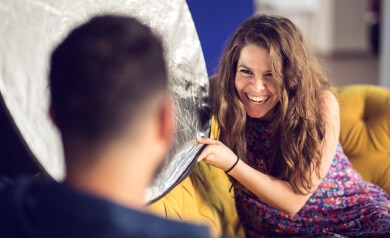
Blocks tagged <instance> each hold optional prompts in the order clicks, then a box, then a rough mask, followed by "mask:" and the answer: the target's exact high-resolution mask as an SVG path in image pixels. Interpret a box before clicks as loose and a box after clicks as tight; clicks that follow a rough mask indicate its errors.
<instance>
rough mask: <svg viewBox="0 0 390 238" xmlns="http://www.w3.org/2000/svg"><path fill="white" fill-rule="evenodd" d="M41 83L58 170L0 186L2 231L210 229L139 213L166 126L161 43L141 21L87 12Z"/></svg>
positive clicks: (163, 147) (198, 232) (180, 233)
mask: <svg viewBox="0 0 390 238" xmlns="http://www.w3.org/2000/svg"><path fill="white" fill-rule="evenodd" d="M49 81H50V90H51V107H50V114H51V116H52V118H53V121H54V123H55V124H56V125H57V127H58V129H59V131H60V132H61V137H62V142H63V148H64V155H65V163H66V178H65V180H64V181H63V182H62V183H57V182H54V181H51V180H45V179H38V180H35V181H31V180H28V179H22V180H18V181H17V182H15V183H7V184H6V183H3V184H1V186H0V211H1V213H0V234H1V236H2V237H3V236H4V237H98V238H99V237H208V236H209V232H208V230H207V228H205V227H201V226H196V225H190V224H184V223H178V222H173V221H167V220H164V219H162V218H158V217H155V216H153V215H150V214H147V213H144V211H142V210H143V206H144V192H145V189H146V187H147V186H149V184H150V183H151V182H152V180H153V178H154V176H155V174H156V173H157V172H158V170H159V168H160V167H161V165H162V163H163V161H164V158H165V155H166V153H167V152H168V150H169V148H170V144H171V139H172V138H171V137H172V129H173V128H172V124H173V121H172V120H173V118H172V112H171V105H170V102H169V98H168V93H167V85H168V77H167V69H166V65H165V61H164V56H163V47H162V45H161V42H160V40H159V39H158V38H157V37H156V36H155V35H154V34H153V33H152V32H151V30H150V29H149V28H148V27H146V26H144V25H142V24H141V23H139V22H138V21H137V20H135V19H133V18H128V17H119V16H100V17H95V18H93V19H91V20H90V21H89V22H87V23H86V24H84V25H82V26H80V27H78V28H76V29H75V30H73V31H72V32H71V33H70V34H69V35H68V37H67V38H66V39H65V40H64V41H63V42H62V43H61V44H60V45H59V46H58V47H57V48H56V49H55V51H54V52H53V54H52V58H51V68H50V76H49Z"/></svg>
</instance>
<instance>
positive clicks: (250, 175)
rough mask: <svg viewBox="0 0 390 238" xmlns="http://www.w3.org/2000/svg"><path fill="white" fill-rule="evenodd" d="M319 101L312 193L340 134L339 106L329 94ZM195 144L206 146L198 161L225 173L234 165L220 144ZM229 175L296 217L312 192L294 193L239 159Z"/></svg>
mask: <svg viewBox="0 0 390 238" xmlns="http://www.w3.org/2000/svg"><path fill="white" fill-rule="evenodd" d="M322 98H323V103H322V105H323V106H321V110H322V113H324V115H326V118H325V119H326V129H325V137H324V140H323V144H322V160H321V168H320V172H321V178H319V177H318V176H317V175H316V173H315V172H313V173H312V176H311V178H312V184H313V187H312V190H311V191H312V192H313V191H315V189H317V187H318V185H319V184H320V183H321V181H322V179H323V177H324V176H325V175H326V173H327V172H328V170H329V167H330V164H331V163H332V160H333V157H334V154H335V151H336V147H337V143H338V138H339V132H340V115H339V104H338V102H337V99H336V97H335V96H334V95H333V93H331V92H330V91H325V92H324V93H323V95H322ZM198 142H199V143H201V144H208V146H207V147H206V148H205V149H204V150H203V152H202V153H201V154H200V155H199V160H204V161H205V162H207V163H209V164H211V165H213V166H216V167H218V168H221V169H223V170H225V171H226V170H227V169H229V168H230V167H231V166H232V165H233V164H234V163H235V161H236V158H237V157H236V155H235V154H234V153H233V152H232V151H231V150H230V149H229V148H227V147H226V146H225V145H224V144H223V143H222V142H220V141H217V140H211V139H203V138H201V139H198ZM229 175H231V176H232V177H234V178H235V179H236V180H237V181H239V182H240V183H241V184H243V185H244V186H245V187H246V188H247V189H248V190H250V191H252V192H253V193H254V194H255V195H256V196H258V197H259V199H261V200H262V201H263V202H265V203H267V204H268V205H270V206H272V207H274V208H276V209H278V210H280V211H283V212H285V213H287V214H289V215H294V214H296V213H297V212H298V211H299V210H300V209H301V208H302V207H303V205H304V204H305V203H306V201H307V200H308V199H309V198H310V196H311V194H312V192H310V193H308V194H299V193H296V192H294V190H293V189H292V187H291V185H290V184H289V183H288V182H286V181H284V180H280V179H276V178H273V177H271V176H269V175H266V174H264V173H261V172H260V171H257V170H256V169H254V168H252V167H250V166H249V165H247V164H246V163H245V162H243V161H242V160H240V161H239V162H238V163H237V165H236V166H235V167H234V169H233V170H231V171H230V172H229Z"/></svg>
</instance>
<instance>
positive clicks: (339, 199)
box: [233, 118, 390, 237]
mask: <svg viewBox="0 0 390 238" xmlns="http://www.w3.org/2000/svg"><path fill="white" fill-rule="evenodd" d="M267 126H268V122H266V121H261V120H257V119H252V118H248V120H247V128H246V140H247V147H248V148H247V149H248V151H247V159H246V163H248V164H249V165H250V166H252V167H253V168H255V169H257V170H259V171H261V172H263V173H265V174H269V173H270V171H271V168H270V166H271V165H272V163H271V159H270V158H271V155H272V151H273V145H272V143H271V138H270V134H269V132H267ZM233 185H234V191H235V201H236V207H237V212H238V214H239V217H240V221H241V223H242V225H243V227H244V229H245V233H246V236H247V237H351V236H352V237H356V236H359V237H360V236H367V237H390V212H389V211H390V197H389V196H388V195H387V194H386V193H385V192H384V191H383V190H382V189H381V188H380V187H379V186H377V185H374V184H371V183H368V182H365V181H363V180H362V178H361V176H360V175H359V174H358V173H357V172H356V171H355V170H354V169H353V168H352V165H351V163H350V162H349V161H348V159H347V157H346V156H345V155H344V153H343V150H342V148H341V145H340V144H339V145H338V146H337V151H336V154H335V156H334V159H333V162H332V164H331V166H330V168H329V172H328V173H327V175H326V176H325V178H324V179H323V181H322V183H321V184H320V185H319V187H318V188H317V190H316V191H315V192H314V193H313V195H312V196H311V197H310V198H309V199H308V201H307V202H306V204H305V205H304V206H303V207H302V209H301V210H300V211H299V212H298V213H297V214H295V215H293V216H289V215H287V214H286V213H284V212H281V211H279V210H277V209H275V208H273V207H271V206H268V205H267V204H266V203H264V202H262V201H261V200H260V199H259V198H257V197H256V196H255V195H254V194H253V193H252V192H250V191H248V190H247V189H246V188H245V187H244V186H242V185H241V184H240V183H238V182H236V181H234V180H233ZM287 202H288V201H287Z"/></svg>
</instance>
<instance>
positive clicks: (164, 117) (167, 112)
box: [159, 97, 174, 147]
mask: <svg viewBox="0 0 390 238" xmlns="http://www.w3.org/2000/svg"><path fill="white" fill-rule="evenodd" d="M159 117H160V132H159V134H160V139H161V140H163V141H166V143H167V145H168V146H169V147H170V145H171V143H172V140H173V131H174V111H173V107H172V102H171V100H170V99H169V98H168V97H167V98H166V99H165V100H164V103H163V105H162V107H161V112H160V116H159Z"/></svg>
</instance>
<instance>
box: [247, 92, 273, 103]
mask: <svg viewBox="0 0 390 238" xmlns="http://www.w3.org/2000/svg"><path fill="white" fill-rule="evenodd" d="M246 96H247V97H248V99H249V101H251V102H253V103H257V104H262V103H264V102H265V101H266V100H267V99H268V98H269V96H260V97H254V96H250V95H248V94H247V95H246Z"/></svg>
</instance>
